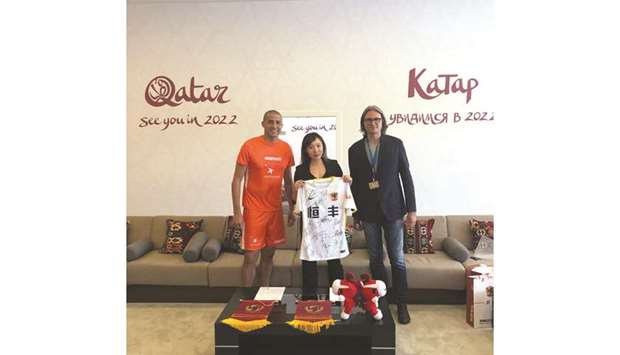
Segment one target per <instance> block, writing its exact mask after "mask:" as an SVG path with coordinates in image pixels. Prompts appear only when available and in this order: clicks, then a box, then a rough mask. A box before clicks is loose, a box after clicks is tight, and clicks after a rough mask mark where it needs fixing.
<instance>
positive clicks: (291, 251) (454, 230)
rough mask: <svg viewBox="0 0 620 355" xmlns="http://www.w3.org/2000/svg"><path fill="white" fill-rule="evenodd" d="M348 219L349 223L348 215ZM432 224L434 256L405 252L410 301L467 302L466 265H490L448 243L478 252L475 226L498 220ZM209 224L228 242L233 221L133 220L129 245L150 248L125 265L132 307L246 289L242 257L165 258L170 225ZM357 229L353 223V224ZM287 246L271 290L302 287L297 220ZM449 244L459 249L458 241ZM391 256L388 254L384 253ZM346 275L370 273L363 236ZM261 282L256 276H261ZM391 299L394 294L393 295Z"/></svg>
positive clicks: (210, 233) (356, 239)
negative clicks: (460, 256)
mask: <svg viewBox="0 0 620 355" xmlns="http://www.w3.org/2000/svg"><path fill="white" fill-rule="evenodd" d="M349 218H350V217H349ZM430 218H433V219H434V220H435V223H434V226H433V228H432V240H433V247H434V251H435V252H434V253H433V254H405V260H406V265H407V281H408V286H409V290H408V302H409V303H430V304H464V303H465V270H466V268H467V267H468V266H472V265H475V264H480V263H486V264H491V265H492V259H490V260H473V259H471V258H469V259H467V260H465V261H464V262H461V261H458V260H455V258H453V257H451V256H450V255H448V254H447V253H446V250H444V242H445V241H446V238H448V237H450V238H452V239H453V240H457V241H458V242H459V243H456V244H459V245H462V246H464V247H465V248H467V249H468V250H469V252H470V253H471V252H472V249H473V238H472V233H471V232H470V228H469V220H470V219H471V218H476V219H479V220H493V216H490V215H469V216H464V215H460V216H418V220H419V221H423V220H427V219H430ZM167 219H174V220H179V221H197V220H200V219H202V220H203V221H204V222H203V223H202V226H201V228H200V232H204V233H205V234H206V235H207V238H208V239H211V238H216V239H218V240H219V241H222V240H223V239H224V238H225V230H226V228H227V225H226V224H227V220H228V218H227V217H225V216H129V217H127V221H128V232H127V244H128V245H130V244H132V243H135V242H136V241H139V240H141V241H150V242H151V243H149V245H151V244H152V248H151V249H150V250H148V251H146V253H145V254H144V255H142V256H140V257H138V258H137V259H134V260H131V261H128V262H127V301H128V302H227V301H228V299H229V297H230V295H232V293H233V292H234V290H235V288H237V287H239V286H241V265H242V263H243V255H241V254H238V253H234V252H228V251H223V252H221V253H219V255H218V256H217V258H216V259H215V260H213V261H211V262H207V261H204V260H202V259H200V260H197V261H195V262H187V261H185V259H184V258H183V256H182V255H181V254H162V253H160V252H159V249H160V248H161V246H162V244H163V243H164V242H165V239H166V220H167ZM348 222H349V223H351V224H352V222H353V221H352V220H351V219H349V221H348ZM285 229H286V235H287V241H286V243H284V244H282V245H279V246H278V247H277V251H276V254H275V256H274V265H273V270H272V275H271V286H292V287H301V286H302V276H301V275H302V273H301V260H300V259H299V246H300V242H301V235H300V232H299V231H300V228H299V219H298V220H297V222H296V223H295V224H294V225H293V226H291V227H288V226H285ZM453 240H452V241H450V244H452V245H453V244H454V241H453ZM384 254H385V255H387V253H384ZM342 265H343V268H344V271H345V272H347V271H351V272H353V273H354V274H356V275H359V274H361V273H364V272H369V271H370V269H369V265H368V253H367V250H366V240H365V238H364V234H363V232H361V231H355V230H354V231H353V233H352V240H351V254H350V255H349V256H347V257H345V258H343V259H342ZM318 266H319V287H328V279H327V263H326V262H319V263H318ZM385 266H386V268H387V275H388V277H387V278H388V279H387V280H384V281H385V282H386V284H387V285H388V288H389V287H390V286H391V272H390V263H389V260H388V258H387V256H386V258H385ZM257 279H258V278H257ZM388 294H389V292H388Z"/></svg>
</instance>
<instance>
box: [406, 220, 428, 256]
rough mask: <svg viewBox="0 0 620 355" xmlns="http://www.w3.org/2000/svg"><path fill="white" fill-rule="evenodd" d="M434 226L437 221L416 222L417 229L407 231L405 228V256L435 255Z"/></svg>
mask: <svg viewBox="0 0 620 355" xmlns="http://www.w3.org/2000/svg"><path fill="white" fill-rule="evenodd" d="M433 224H435V219H433V218H431V219H428V220H425V221H416V222H415V228H413V229H407V226H405V227H404V228H405V238H404V239H405V245H404V252H405V254H434V253H435V250H433Z"/></svg>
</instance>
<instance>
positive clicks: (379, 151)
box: [349, 106, 416, 324]
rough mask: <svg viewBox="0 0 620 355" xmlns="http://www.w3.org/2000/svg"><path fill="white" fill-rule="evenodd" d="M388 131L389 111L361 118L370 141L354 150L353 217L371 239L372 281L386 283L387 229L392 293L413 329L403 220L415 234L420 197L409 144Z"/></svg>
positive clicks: (373, 110)
mask: <svg viewBox="0 0 620 355" xmlns="http://www.w3.org/2000/svg"><path fill="white" fill-rule="evenodd" d="M386 129H387V122H386V120H385V115H384V114H383V111H382V110H381V109H380V108H379V107H377V106H368V107H367V108H366V109H365V110H364V112H363V113H362V116H361V118H360V130H361V132H362V133H363V134H364V137H363V138H362V139H360V140H359V141H357V142H355V143H354V144H353V145H352V146H351V147H350V148H349V172H350V173H351V178H352V179H353V182H352V184H351V192H352V193H353V198H354V199H355V205H356V206H357V212H355V213H354V214H353V217H354V218H355V228H356V229H358V230H361V229H363V230H364V234H365V236H366V243H367V244H368V254H369V258H370V271H371V272H372V276H373V278H375V279H378V280H383V281H385V280H386V271H385V266H384V265H383V241H382V239H381V234H382V233H381V230H382V229H383V233H385V240H386V242H387V250H388V256H389V258H390V264H391V265H392V292H394V296H395V300H396V304H397V308H398V322H399V323H401V324H407V323H409V321H410V317H409V311H408V310H407V300H406V291H407V288H408V287H407V269H406V267H405V255H404V253H403V232H404V231H403V216H405V214H406V217H405V220H404V223H405V224H406V226H407V228H413V227H414V226H415V221H416V204H415V192H414V188H413V179H412V178H411V172H410V171H409V161H408V160H407V153H406V152H405V147H404V145H403V142H402V141H401V140H400V139H398V138H396V137H392V136H388V135H386V134H385V131H386ZM401 182H402V188H401ZM403 189H404V196H403Z"/></svg>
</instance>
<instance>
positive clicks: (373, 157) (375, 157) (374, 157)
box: [364, 140, 381, 180]
mask: <svg viewBox="0 0 620 355" xmlns="http://www.w3.org/2000/svg"><path fill="white" fill-rule="evenodd" d="M364 144H365V146H366V155H367V156H368V162H369V163H370V168H371V169H372V178H373V180H374V179H375V178H376V176H377V164H378V162H379V147H380V146H381V142H379V144H377V148H376V149H375V151H374V152H371V151H370V145H369V144H368V140H364Z"/></svg>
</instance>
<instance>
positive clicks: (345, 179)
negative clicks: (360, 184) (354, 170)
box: [342, 175, 353, 184]
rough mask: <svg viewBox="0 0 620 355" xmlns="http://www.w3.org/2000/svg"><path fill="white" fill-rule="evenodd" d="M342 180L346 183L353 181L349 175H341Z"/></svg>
mask: <svg viewBox="0 0 620 355" xmlns="http://www.w3.org/2000/svg"><path fill="white" fill-rule="evenodd" d="M342 181H344V182H346V183H347V184H350V183H351V182H353V179H351V177H350V176H349V175H342Z"/></svg>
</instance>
